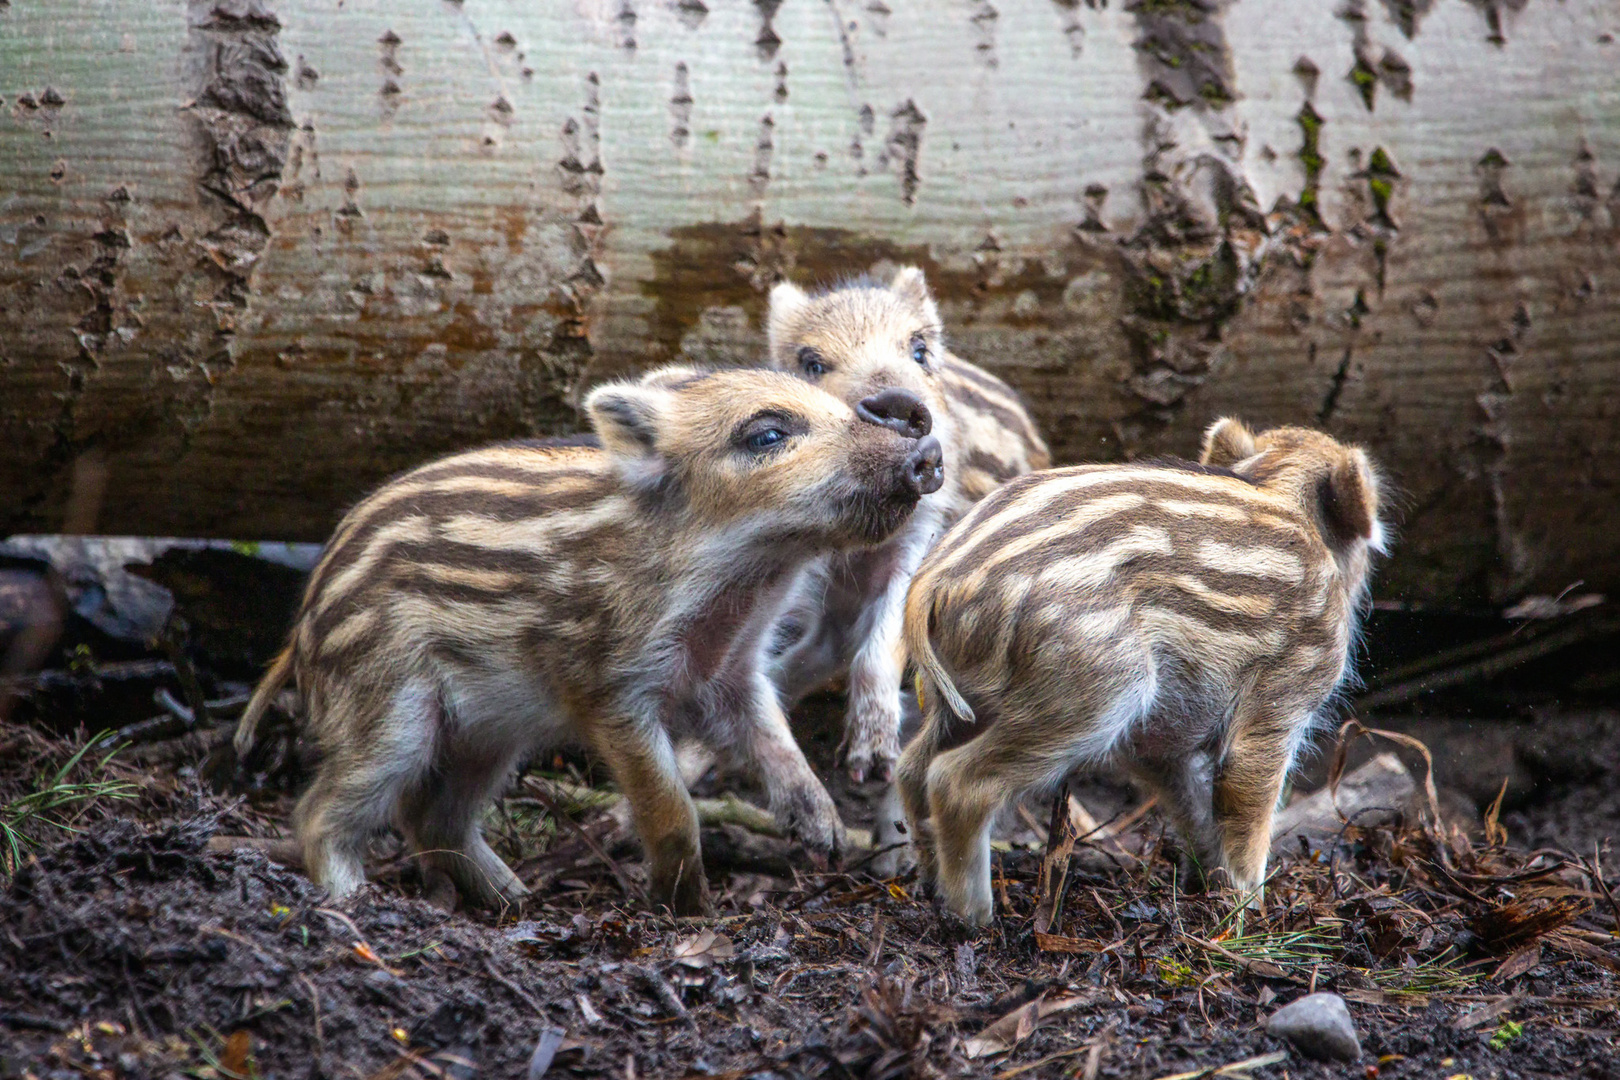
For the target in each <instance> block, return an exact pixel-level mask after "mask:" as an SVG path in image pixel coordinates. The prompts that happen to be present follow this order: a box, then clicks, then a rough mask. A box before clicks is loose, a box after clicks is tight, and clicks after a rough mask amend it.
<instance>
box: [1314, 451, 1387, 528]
mask: <svg viewBox="0 0 1620 1080" xmlns="http://www.w3.org/2000/svg"><path fill="white" fill-rule="evenodd" d="M1318 496H1319V497H1320V499H1321V500H1322V517H1323V519H1324V520H1325V521H1326V522H1327V526H1328V531H1329V533H1330V534H1331V537H1332V539H1333V540H1334V541H1335V542H1336V543H1337V544H1339V545H1344V546H1347V545H1349V544H1351V543H1354V542H1355V541H1357V540H1365V541H1366V542H1367V543H1368V545H1369V546H1371V547H1372V549H1373V550H1374V551H1377V552H1378V553H1380V554H1383V553H1384V548H1385V538H1384V526H1383V523H1382V522H1380V521H1379V520H1378V502H1379V499H1378V474H1377V473H1375V472H1374V471H1373V468H1372V463H1371V462H1370V461H1368V460H1367V455H1366V453H1364V452H1363V451H1361V450H1359V449H1352V450H1350V451H1349V452H1348V453H1347V454H1345V456H1344V457H1343V458H1342V459H1340V460H1339V461H1337V462H1335V463H1334V465H1333V469H1332V471H1331V472H1330V473H1328V475H1327V477H1326V478H1325V479H1324V480H1323V481H1322V483H1321V486H1320V488H1319V489H1318Z"/></svg>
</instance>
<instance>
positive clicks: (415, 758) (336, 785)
mask: <svg viewBox="0 0 1620 1080" xmlns="http://www.w3.org/2000/svg"><path fill="white" fill-rule="evenodd" d="M437 698H438V695H437V692H436V690H435V689H434V688H433V687H432V686H431V685H429V684H428V683H426V682H425V681H421V680H413V681H411V682H409V683H407V684H406V685H405V686H404V687H402V688H401V689H400V690H398V691H397V692H396V693H395V694H394V696H393V698H392V700H391V701H390V703H389V705H388V707H387V710H386V712H384V713H383V714H382V715H381V716H379V717H377V718H376V719H374V720H371V719H366V718H364V717H360V716H355V715H349V714H350V713H352V712H356V711H358V709H359V708H360V706H359V704H357V703H358V702H362V701H365V700H367V699H366V697H365V696H363V695H357V696H355V697H352V698H351V697H340V696H329V697H326V698H325V699H324V704H323V705H322V708H323V709H324V710H326V713H327V714H326V715H324V716H318V717H312V718H311V728H312V729H313V730H316V731H321V732H332V733H342V737H341V738H339V737H333V736H327V737H324V738H322V740H321V742H322V750H323V752H324V758H323V760H322V762H321V766H320V770H319V772H318V773H317V774H316V776H315V781H314V783H312V784H311V785H310V787H309V790H308V791H306V792H305V793H304V795H303V797H302V798H301V799H299V801H298V807H297V809H296V810H295V811H294V813H293V821H294V827H295V829H296V831H297V834H298V842H299V844H300V846H301V847H302V848H303V852H304V867H305V869H306V871H307V872H308V873H309V876H310V879H311V880H313V881H314V882H315V883H316V884H317V885H321V886H324V887H325V888H326V889H327V891H328V892H330V893H331V894H332V897H333V898H334V899H337V900H341V899H344V898H345V897H347V896H349V895H350V894H352V893H353V892H354V891H355V890H356V889H358V888H359V887H360V886H361V885H363V884H365V880H366V873H365V850H366V842H367V841H368V840H369V839H370V838H371V836H372V835H373V834H374V833H376V832H379V831H381V830H382V829H384V828H386V827H387V826H388V825H389V824H391V823H392V822H393V820H394V819H395V816H396V811H397V809H398V807H399V804H400V799H401V796H402V794H403V793H404V792H405V790H406V789H407V788H408V787H409V786H410V785H412V784H413V783H415V782H417V781H418V779H419V778H420V777H422V776H423V775H425V774H426V772H427V771H428V768H429V766H430V763H431V761H432V756H433V752H434V732H435V730H436V729H437V726H438V725H437V721H438V718H439V713H438V708H439V705H438V700H437Z"/></svg>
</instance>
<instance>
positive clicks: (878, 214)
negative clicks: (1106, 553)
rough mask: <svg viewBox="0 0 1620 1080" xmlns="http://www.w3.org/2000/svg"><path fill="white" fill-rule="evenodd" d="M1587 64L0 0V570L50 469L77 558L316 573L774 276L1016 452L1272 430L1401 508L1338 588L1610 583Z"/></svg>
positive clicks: (616, 20) (928, 6)
mask: <svg viewBox="0 0 1620 1080" xmlns="http://www.w3.org/2000/svg"><path fill="white" fill-rule="evenodd" d="M890 9H892V11H891V10H890ZM1617 34H1620V9H1617V8H1616V7H1615V5H1614V3H1613V2H1612V0H1561V2H1553V0H1535V2H1530V0H1377V2H1373V0H1365V2H1362V0H1351V2H1350V3H1348V4H1303V3H1297V2H1295V0H1241V2H1235V3H1225V2H1217V0H1140V2H1138V3H1120V2H1118V0H1116V2H1114V3H1111V4H1110V3H1105V2H1104V0H969V2H954V0H953V2H929V3H923V2H920V0H913V2H907V0H865V2H862V0H786V2H784V3H781V4H780V5H778V4H776V3H774V2H772V0H756V2H754V3H749V4H743V3H722V2H720V0H703V2H701V3H699V2H697V0H577V2H575V3H572V4H565V3H562V2H550V3H535V2H532V0H466V2H465V3H456V2H452V0H421V2H415V3H410V4H398V3H383V2H381V0H370V2H365V0H346V2H344V3H341V4H340V3H338V2H337V0H262V2H260V0H221V2H218V3H215V2H212V0H191V2H183V0H147V2H143V3H138V4H132V3H115V2H113V0H74V2H68V0H11V3H10V4H9V5H3V4H0V99H3V101H0V438H4V440H5V442H6V445H7V446H8V448H10V449H8V451H7V453H6V455H4V457H3V458H0V505H4V506H8V507H9V508H10V509H9V512H8V513H7V514H6V515H5V517H4V518H0V528H5V527H7V526H8V525H9V526H10V527H14V528H19V529H21V528H27V529H31V530H39V531H44V530H50V529H52V528H56V527H60V519H61V516H62V514H63V512H64V501H65V498H66V488H67V487H68V484H67V482H66V478H67V477H68V476H69V475H70V471H71V467H72V464H73V462H74V461H75V460H76V459H78V458H79V457H80V456H81V455H82V454H84V453H85V452H86V451H88V450H91V449H96V450H99V451H103V452H105V454H106V455H107V458H106V460H107V462H108V466H109V468H110V470H111V471H110V477H109V482H108V485H107V501H106V503H105V505H104V506H103V508H102V514H101V517H100V527H101V528H103V529H105V530H109V531H125V532H144V533H186V534H206V535H237V536H266V537H268V536H277V537H289V538H291V537H296V538H305V539H319V538H321V537H322V536H323V534H324V533H325V531H326V530H327V528H328V527H329V526H330V524H331V522H332V521H333V520H334V518H335V515H336V514H337V513H338V512H339V511H340V509H341V507H342V506H343V505H345V504H346V503H348V502H349V501H351V500H352V499H353V498H354V497H355V496H356V495H358V494H359V493H360V492H361V491H363V490H364V489H365V488H366V487H367V486H368V485H370V484H373V483H375V482H376V481H377V480H378V479H380V478H381V477H382V476H384V475H386V474H387V473H389V472H390V471H392V470H395V469H398V468H400V467H402V466H404V465H406V464H409V463H411V462H413V461H416V460H420V459H421V458H423V457H425V456H427V455H429V454H432V453H436V452H439V451H441V450H444V449H448V448H450V447H453V446H459V445H464V444H467V443H470V442H474V441H477V440H480V439H486V438H492V437H501V436H509V435H513V434H519V433H527V432H533V431H539V432H549V431H555V430H560V429H565V428H569V427H572V426H573V425H574V424H575V422H576V416H575V413H574V412H573V409H572V405H571V403H572V402H574V401H576V400H577V397H578V393H579V390H580V388H581V386H582V385H585V384H588V383H590V382H591V381H594V380H597V379H600V378H603V377H606V376H609V375H612V374H615V373H619V372H623V371H627V370H634V369H636V368H639V367H641V366H644V365H647V364H651V363H656V362H660V361H664V360H668V359H672V358H674V357H675V356H677V355H680V354H683V353H684V354H685V355H687V356H689V357H690V358H693V359H697V360H701V361H710V362H720V363H732V362H748V361H751V360H752V359H754V358H755V357H757V356H758V355H759V352H760V347H761V344H762V341H763V335H762V331H761V327H760V316H761V313H762V311H763V306H764V292H765V290H766V289H767V288H768V286H769V284H770V283H771V282H772V281H773V280H774V279H775V278H776V277H778V276H781V275H786V276H789V277H793V278H795V279H796V280H801V281H807V282H814V281H818V280H819V281H830V280H832V279H835V278H836V277H837V276H839V275H841V274H847V273H857V272H862V271H866V270H870V269H873V268H874V267H876V268H880V269H881V268H882V267H884V266H886V265H888V264H892V263H897V262H905V261H914V262H918V263H920V264H921V265H923V266H924V267H925V269H927V271H928V273H929V278H930V281H931V282H932V283H933V285H934V287H935V288H936V290H937V291H938V293H939V296H940V300H941V307H942V309H943V311H944V314H945V319H946V324H947V329H948V331H949V333H950V335H951V337H952V339H953V342H954V345H955V347H956V348H957V350H958V351H960V352H961V353H963V354H964V355H966V356H968V357H970V358H972V359H975V360H977V361H979V362H981V363H984V364H986V365H987V366H989V367H991V368H993V369H994V370H996V371H997V372H998V373H1000V374H1002V375H1004V376H1005V377H1007V378H1008V379H1010V380H1011V381H1013V382H1014V383H1016V384H1017V385H1018V386H1019V387H1020V388H1021V389H1022V390H1023V391H1024V392H1025V394H1026V395H1027V396H1028V397H1029V399H1030V401H1031V404H1032V406H1033V407H1034V409H1035V411H1036V412H1037V414H1038V416H1039V419H1040V420H1041V421H1042V423H1043V425H1044V426H1045V428H1046V430H1047V432H1048V434H1049V436H1050V437H1051V441H1052V443H1053V446H1054V449H1055V450H1056V451H1057V452H1058V454H1059V456H1060V457H1061V458H1063V459H1068V460H1078V459H1098V458H1114V457H1119V456H1122V455H1127V454H1143V453H1162V452H1177V453H1183V454H1185V453H1189V452H1191V450H1192V449H1193V447H1194V446H1195V442H1196V435H1197V432H1198V430H1199V428H1200V427H1201V426H1202V425H1203V424H1204V423H1205V422H1207V421H1208V420H1209V419H1211V418H1213V417H1214V416H1216V415H1219V414H1221V413H1226V412H1237V413H1240V414H1242V415H1244V416H1245V417H1246V418H1247V419H1249V420H1251V421H1253V422H1257V423H1261V424H1267V423H1274V422H1304V423H1321V424H1323V425H1325V426H1327V427H1329V428H1330V429H1332V430H1334V431H1335V432H1337V433H1339V434H1342V435H1345V436H1348V437H1353V438H1357V439H1360V440H1362V441H1363V442H1365V443H1366V444H1367V445H1368V447H1369V448H1370V449H1371V451H1372V452H1373V453H1374V455H1375V456H1376V457H1377V458H1378V459H1379V460H1381V461H1382V462H1384V463H1385V465H1386V466H1387V467H1388V469H1389V470H1390V472H1391V473H1392V474H1393V476H1394V477H1395V479H1396V480H1397V481H1398V482H1399V484H1400V485H1401V487H1402V488H1403V489H1404V490H1405V491H1406V493H1407V499H1406V502H1407V506H1408V510H1407V514H1406V521H1405V524H1404V527H1403V530H1402V531H1403V537H1402V541H1401V546H1400V549H1399V550H1400V554H1399V556H1398V557H1397V559H1396V560H1395V562H1394V563H1393V565H1392V566H1391V567H1390V568H1389V571H1388V573H1387V574H1386V576H1385V579H1384V580H1385V583H1386V584H1385V589H1386V590H1387V591H1392V592H1395V593H1399V594H1403V595H1406V596H1409V597H1411V598H1414V599H1422V600H1428V601H1441V602H1451V603H1456V602H1459V601H1470V600H1477V599H1481V598H1490V599H1501V598H1503V597H1506V596H1508V595H1511V594H1515V593H1518V592H1522V591H1524V590H1527V589H1543V590H1550V591H1556V590H1557V589H1560V588H1562V587H1563V586H1564V585H1566V584H1568V583H1569V582H1570V581H1571V580H1574V579H1575V578H1584V579H1586V581H1587V587H1589V588H1593V587H1595V588H1609V589H1612V588H1614V587H1615V586H1616V585H1617V584H1620V569H1617V567H1620V558H1616V556H1617V555H1620V544H1617V541H1616V539H1615V537H1614V534H1613V529H1612V527H1611V523H1612V522H1614V521H1615V520H1617V512H1620V404H1617V402H1620V393H1617V392H1620V347H1617V344H1616V343H1617V342H1620V195H1617V194H1616V186H1617V185H1616V180H1617V176H1620V78H1617V77H1616V74H1615V72H1616V71H1617V70H1620V45H1617V44H1616V42H1615V35H1617ZM1493 36H1494V37H1495V38H1497V40H1491V39H1492V37H1493ZM277 51H279V54H280V55H281V56H283V57H284V58H285V68H284V69H283V68H279V67H278V65H277V63H276V60H275V54H276V52H277ZM1313 69H1314V71H1315V74H1314V76H1313V75H1312V74H1311V71H1312V70H1313ZM47 87H49V88H50V89H51V91H53V93H52V94H51V95H50V96H49V98H47V95H46V93H45V91H46V88H47ZM1369 88H1370V90H1371V107H1370V108H1369V106H1368V104H1367V101H1366V97H1365V96H1364V94H1365V92H1366V91H1367V90H1368V89H1369ZM56 99H60V100H59V103H58V102H57V100H56ZM1178 99H1179V100H1178ZM283 100H284V102H285V105H284V106H283V105H282V104H280V102H281V101H283ZM30 101H31V102H32V105H31V106H30V104H29V102H30ZM1307 101H1309V102H1310V106H1311V109H1312V110H1313V114H1314V115H1315V116H1317V117H1320V119H1321V123H1320V127H1319V129H1317V128H1314V126H1313V125H1311V124H1310V123H1309V122H1308V121H1307V123H1305V124H1302V122H1301V120H1300V115H1301V110H1302V107H1303V106H1304V105H1305V103H1306V102H1307ZM1306 127H1312V129H1313V130H1315V131H1316V132H1317V135H1318V150H1319V153H1320V157H1321V159H1322V160H1321V163H1320V169H1319V171H1317V172H1315V173H1314V175H1313V172H1312V170H1310V169H1308V168H1307V164H1308V162H1307V161H1306V160H1303V158H1308V157H1309V155H1308V154H1306V155H1303V156H1302V147H1303V146H1304V145H1305V142H1306V140H1305V128H1306ZM47 132H49V136H48V137H47V135H46V133H47ZM1378 151H1381V152H1382V153H1381V154H1380V153H1377V152H1378ZM1385 185H1387V187H1386V186H1385ZM1307 190H1308V191H1310V192H1311V193H1312V194H1313V195H1314V196H1315V203H1314V206H1315V208H1316V210H1317V212H1318V213H1319V217H1315V216H1313V215H1312V213H1311V212H1310V207H1306V208H1301V207H1300V206H1299V205H1298V204H1299V203H1300V201H1301V196H1302V193H1304V192H1306V191H1307ZM119 192H122V193H123V194H122V195H120V194H118V193H119ZM1386 194H1387V199H1386ZM124 195H127V199H125V198H124V197H123V196H124ZM109 196H111V197H109ZM1381 202H1384V203H1386V205H1385V206H1384V208H1383V210H1382V211H1380V208H1379V204H1380V203H1381ZM1077 226H1083V227H1081V228H1077Z"/></svg>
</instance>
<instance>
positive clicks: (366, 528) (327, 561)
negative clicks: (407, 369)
mask: <svg viewBox="0 0 1620 1080" xmlns="http://www.w3.org/2000/svg"><path fill="white" fill-rule="evenodd" d="M450 478H451V477H444V478H441V479H450ZM543 479H549V478H543ZM569 479H570V481H571V482H578V481H580V480H585V481H586V482H578V486H572V483H571V486H568V487H562V488H558V487H554V486H552V485H549V484H547V483H545V482H543V481H542V482H536V483H535V484H534V490H533V492H532V493H530V494H524V495H513V494H506V493H498V494H497V493H491V492H474V491H454V492H447V493H434V492H422V493H419V494H416V495H414V496H409V497H402V498H400V499H398V500H397V501H394V502H389V503H383V504H379V505H378V506H377V508H376V509H375V510H374V511H373V512H372V513H371V514H369V515H368V516H367V517H366V518H365V519H364V520H363V521H361V522H359V523H357V525H356V526H355V527H354V528H353V529H351V530H349V531H348V532H347V533H346V534H344V535H341V536H340V537H338V538H337V539H335V540H334V542H333V545H332V546H331V547H330V548H329V549H328V550H327V552H326V554H325V556H323V557H322V559H321V562H320V564H319V565H318V566H316V568H315V571H314V573H312V574H311V575H310V581H309V586H308V588H307V589H306V590H305V594H304V596H305V604H306V605H308V604H309V602H310V601H311V600H312V599H313V598H314V597H315V596H316V594H317V592H318V591H322V590H324V589H325V588H326V586H327V583H328V582H330V581H331V579H332V578H333V577H334V576H336V575H337V574H340V573H341V572H342V571H343V570H344V569H345V568H347V567H348V566H351V565H353V563H354V562H355V561H357V560H358V559H360V558H362V557H363V556H364V555H365V552H366V550H367V549H368V547H369V544H370V541H371V538H372V537H373V536H374V535H375V534H376V533H377V532H378V531H379V530H381V529H383V528H386V527H387V526H388V525H389V524H391V523H393V522H395V521H399V520H401V519H403V518H405V517H408V516H415V515H421V516H425V517H427V518H429V519H432V520H434V521H442V520H444V519H446V518H449V517H453V516H459V515H465V516H468V517H478V518H486V519H489V520H490V521H493V522H501V523H512V522H518V521H523V520H526V519H529V518H536V519H539V518H544V517H546V516H547V515H550V514H555V513H558V512H560V511H568V510H583V509H586V508H588V507H590V506H592V505H594V504H597V503H600V502H601V501H602V499H603V498H604V497H605V496H606V495H607V494H608V493H609V492H610V491H612V489H613V487H614V486H615V483H616V481H615V480H614V478H613V477H611V476H608V475H605V474H584V475H583V476H582V477H579V478H575V477H570V478H569Z"/></svg>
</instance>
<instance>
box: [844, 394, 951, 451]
mask: <svg viewBox="0 0 1620 1080" xmlns="http://www.w3.org/2000/svg"><path fill="white" fill-rule="evenodd" d="M855 415H857V416H859V417H860V418H861V419H862V420H865V421H866V422H867V423H868V424H877V425H879V426H880V427H886V428H888V429H889V430H890V431H897V432H899V433H900V434H902V435H904V436H905V437H906V438H908V439H920V438H922V437H923V436H924V435H926V434H928V433H929V432H930V431H932V430H933V429H934V418H933V416H931V415H930V414H929V412H928V406H927V405H924V404H923V400H922V398H920V397H918V396H917V395H916V394H913V393H912V392H911V391H910V390H902V389H900V388H899V387H897V386H891V387H889V389H887V390H880V391H878V392H877V393H875V394H873V395H872V396H871V397H867V398H862V399H861V400H860V401H859V402H858V403H857V404H856V406H855Z"/></svg>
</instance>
